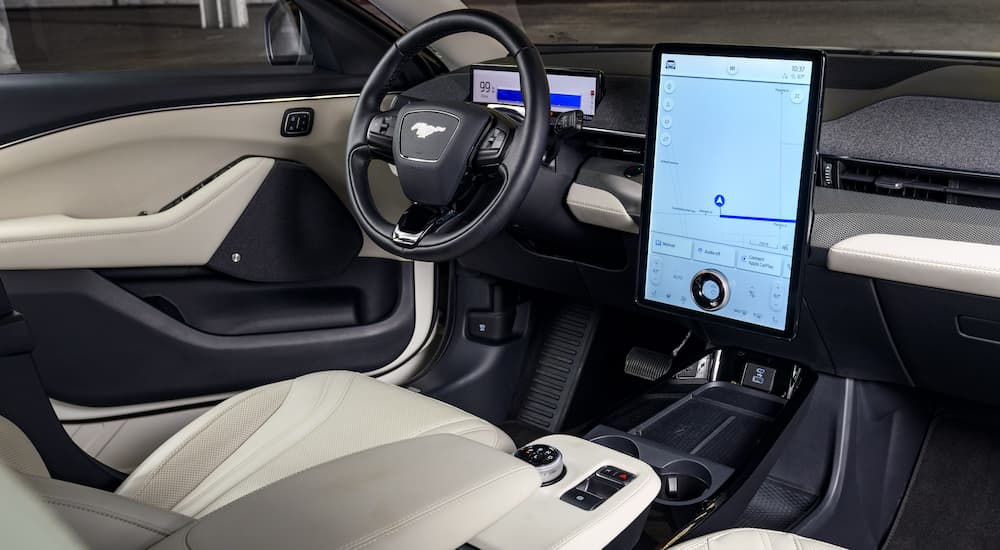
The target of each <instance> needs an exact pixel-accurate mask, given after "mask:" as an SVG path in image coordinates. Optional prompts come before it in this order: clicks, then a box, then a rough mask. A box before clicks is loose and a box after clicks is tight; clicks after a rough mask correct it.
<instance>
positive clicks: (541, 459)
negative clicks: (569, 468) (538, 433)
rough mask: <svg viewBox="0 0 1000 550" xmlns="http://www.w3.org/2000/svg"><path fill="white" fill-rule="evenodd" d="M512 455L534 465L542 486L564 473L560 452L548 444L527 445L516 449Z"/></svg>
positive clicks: (549, 483) (556, 479) (560, 477)
mask: <svg viewBox="0 0 1000 550" xmlns="http://www.w3.org/2000/svg"><path fill="white" fill-rule="evenodd" d="M514 456H515V457H517V458H520V459H521V460H523V461H525V462H527V463H528V464H531V465H532V466H534V467H535V471H537V472H538V475H539V476H540V477H541V478H542V487H544V486H546V485H552V484H553V483H555V482H557V481H559V480H560V479H562V477H563V476H564V475H565V474H566V467H565V466H563V457H562V453H560V452H559V449H556V448H555V447H552V446H550V445H542V444H536V445H527V446H524V447H521V448H520V449H518V450H517V452H516V453H514Z"/></svg>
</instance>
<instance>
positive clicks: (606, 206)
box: [566, 182, 639, 233]
mask: <svg viewBox="0 0 1000 550" xmlns="http://www.w3.org/2000/svg"><path fill="white" fill-rule="evenodd" d="M566 206H568V207H569V211H570V212H571V213H572V214H573V217H575V218H576V219H577V220H578V221H580V222H583V223H586V224H590V225H596V226H599V227H606V228H608V229H614V230H616V231H624V232H626V233H638V232H639V225H638V224H636V223H635V220H633V219H632V216H630V215H629V213H628V211H627V210H625V206H624V205H623V204H622V203H621V201H620V200H618V197H616V196H614V195H613V194H611V193H609V192H608V191H605V190H604V189H598V188H596V187H590V186H588V185H582V184H579V183H575V182H574V183H573V184H572V185H570V186H569V192H568V193H566Z"/></svg>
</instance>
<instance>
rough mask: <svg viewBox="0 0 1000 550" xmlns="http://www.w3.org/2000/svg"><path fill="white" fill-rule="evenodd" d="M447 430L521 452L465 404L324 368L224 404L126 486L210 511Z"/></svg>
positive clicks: (125, 491) (144, 497)
mask: <svg viewBox="0 0 1000 550" xmlns="http://www.w3.org/2000/svg"><path fill="white" fill-rule="evenodd" d="M442 433H448V434H455V435H461V436H463V437H465V438H468V439H471V440H474V441H477V442H479V443H482V444H484V445H487V446H490V447H494V448H497V449H501V450H503V451H508V452H510V451H513V450H514V444H513V442H511V440H510V438H509V437H507V435H506V434H504V433H503V432H502V431H500V430H499V429H497V428H495V427H493V426H492V425H490V424H489V423H487V422H485V421H483V420H480V419H479V418H476V417H475V416H472V415H470V414H468V413H466V412H463V411H461V410H459V409H456V408H455V407H452V406H450V405H446V404H444V403H441V402H439V401H436V400H434V399H431V398H428V397H426V396H422V395H419V394H416V393H413V392H410V391H408V390H405V389H403V388H400V387H397V386H392V385H389V384H385V383H383V382H379V381H377V380H373V379H371V378H369V377H366V376H363V375H359V374H355V373H351V372H344V371H328V372H320V373H315V374H310V375H307V376H303V377H301V378H297V379H295V380H289V381H285V382H279V383H276V384H270V385H267V386H262V387H260V388H256V389H254V390H251V391H248V392H244V393H241V394H239V395H236V396H234V397H232V398H230V399H228V400H226V401H224V402H223V403H220V404H219V405H218V406H216V407H215V408H213V409H212V410H210V411H209V412H208V413H206V414H205V415H204V416H202V417H200V418H198V419H197V420H195V421H194V422H192V423H191V424H189V425H188V426H186V427H185V428H184V429H183V430H181V431H180V432H178V433H177V434H176V435H175V436H174V437H172V438H170V440H168V441H167V442H166V443H164V444H163V446H161V447H160V448H159V449H157V450H156V452H154V453H153V454H152V455H151V456H150V457H149V458H148V459H146V460H145V461H144V462H143V463H142V464H140V465H139V467H138V468H136V469H135V471H134V472H133V473H132V475H130V476H129V477H128V479H126V480H125V482H124V483H123V484H122V486H121V487H119V489H118V493H119V494H122V495H125V496H128V497H131V498H134V499H136V500H139V501H142V502H146V503H149V504H153V505H155V506H159V507H161V508H164V509H168V510H172V511H174V512H178V513H181V514H184V515H188V516H192V517H202V516H204V515H205V514H208V513H209V512H211V511H213V510H216V509H218V508H220V507H222V506H224V505H225V504H227V503H229V502H232V501H234V500H236V499H238V498H240V497H242V496H244V495H247V494H249V493H252V492H254V491H256V490H257V489H260V488H262V487H265V486H267V485H269V484H271V483H274V482H275V481H278V480H280V479H283V478H286V477H288V476H291V475H293V474H295V473H298V472H301V471H303V470H305V469H307V468H310V467H313V466H316V465H318V464H322V463H324V462H327V461H330V460H333V459H335V458H339V457H342V456H345V455H349V454H352V453H356V452H358V451H362V450H365V449H370V448H372V447H376V446H379V445H385V444H387V443H392V442H395V441H401V440H404V439H409V438H413V437H418V436H421V435H431V434H442Z"/></svg>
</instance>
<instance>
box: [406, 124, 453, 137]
mask: <svg viewBox="0 0 1000 550" xmlns="http://www.w3.org/2000/svg"><path fill="white" fill-rule="evenodd" d="M410 130H413V131H414V132H416V133H417V137H418V138H420V139H424V138H426V137H427V136H430V135H433V134H436V133H438V132H443V131H445V130H447V128H445V127H444V126H431V125H430V124H427V123H426V122H418V123H416V124H414V125H413V126H410Z"/></svg>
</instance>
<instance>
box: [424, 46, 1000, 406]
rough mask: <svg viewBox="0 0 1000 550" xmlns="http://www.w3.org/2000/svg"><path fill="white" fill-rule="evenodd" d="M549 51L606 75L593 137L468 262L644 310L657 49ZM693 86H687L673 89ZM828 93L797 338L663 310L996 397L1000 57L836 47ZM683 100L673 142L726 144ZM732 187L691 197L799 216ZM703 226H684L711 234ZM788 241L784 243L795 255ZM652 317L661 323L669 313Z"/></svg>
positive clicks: (430, 90) (763, 344) (716, 339)
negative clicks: (763, 205) (699, 124)
mask: <svg viewBox="0 0 1000 550" xmlns="http://www.w3.org/2000/svg"><path fill="white" fill-rule="evenodd" d="M540 51H541V52H542V54H543V59H544V61H545V63H546V66H549V67H570V68H580V69H587V70H598V71H601V72H603V74H604V78H605V93H604V95H603V99H602V100H601V102H600V104H599V105H598V106H597V108H596V110H595V113H594V116H593V117H592V119H591V120H587V121H586V122H585V124H584V129H583V132H581V133H580V134H579V135H577V136H575V137H574V138H571V139H569V140H567V142H566V143H564V144H563V146H562V148H561V149H560V153H559V156H558V158H557V159H556V162H555V163H554V164H553V166H551V167H549V168H546V169H543V170H541V171H540V172H539V175H538V178H537V179H536V182H535V185H534V187H533V188H532V190H531V193H530V194H529V196H528V198H527V199H526V200H525V202H524V204H523V205H522V207H521V212H520V213H519V214H518V217H517V219H516V220H515V223H514V224H512V226H511V227H510V228H509V230H508V231H507V232H506V233H505V234H503V235H501V236H500V237H498V238H496V239H495V240H494V241H493V242H491V243H490V244H489V245H488V246H484V247H481V250H477V251H475V252H474V253H471V254H469V255H467V256H466V257H463V258H462V259H460V264H462V265H463V266H466V267H468V268H470V269H475V270H477V271H480V272H483V273H487V274H490V275H493V276H495V277H499V278H501V279H507V280H512V281H516V282H519V283H521V284H523V285H527V286H530V287H535V288H540V289H545V290H549V291H552V292H557V293H559V294H563V295H569V296H572V297H574V299H577V300H581V301H586V302H591V303H597V304H605V305H608V306H612V307H615V308H618V309H623V310H630V311H633V312H634V313H635V314H636V315H647V316H648V315H649V314H648V313H646V312H645V311H646V310H645V309H643V308H640V307H638V306H636V305H635V298H636V281H637V280H638V278H639V276H640V274H641V273H643V271H644V269H643V265H642V264H643V261H644V260H643V255H642V252H641V250H640V241H641V233H642V231H643V227H642V226H643V224H644V223H646V220H645V219H644V216H643V212H642V203H643V200H644V199H645V198H646V197H647V194H648V193H649V191H650V190H649V182H647V181H646V179H645V178H646V174H645V173H644V171H643V169H644V166H645V165H646V164H647V163H646V160H645V155H646V143H647V133H648V132H649V130H650V128H651V125H650V120H649V115H650V110H649V106H650V105H651V104H652V103H653V101H651V99H650V97H651V93H652V92H653V91H654V88H653V86H652V83H651V79H650V76H651V73H650V68H651V66H652V58H651V50H650V49H649V48H640V47H594V46H583V45H581V46H558V47H556V46H553V47H544V46H542V47H540ZM493 63H496V64H505V63H506V64H509V60H497V61H495V62H493ZM471 88H472V79H471V74H470V71H469V70H468V69H464V70H457V71H454V72H452V73H449V74H445V75H441V76H439V77H437V78H435V79H432V80H430V81H428V82H425V83H424V84H421V85H419V86H417V87H415V88H413V89H411V90H408V91H407V92H406V94H407V95H412V96H413V97H417V98H420V99H429V100H463V99H464V100H468V99H469V98H470V90H471ZM685 88H686V86H685ZM681 90H682V88H681V87H680V86H679V85H677V87H676V88H675V91H674V94H680V93H682V92H681ZM823 91H824V98H823V109H822V120H821V124H820V129H819V134H820V136H819V142H818V151H819V165H818V166H817V169H816V175H815V178H814V181H813V183H812V185H810V186H808V190H809V191H810V192H811V195H812V201H811V207H810V209H809V212H808V215H807V217H806V218H805V219H804V222H805V225H807V228H806V229H807V232H806V234H807V238H806V239H805V242H804V243H803V249H802V250H803V261H802V274H801V287H800V291H799V295H800V296H799V298H800V300H799V302H800V306H801V307H800V311H799V314H798V329H797V331H796V335H795V338H793V339H788V338H776V337H774V335H773V334H764V333H762V332H761V331H759V330H753V329H751V330H748V329H747V328H746V327H742V326H735V325H733V324H731V323H725V322H722V321H720V320H717V319H706V318H702V317H698V318H694V317H692V316H691V315H689V314H687V313H686V312H680V313H678V312H673V313H666V314H664V315H666V316H667V317H665V318H666V319H669V320H670V321H671V322H676V323H680V324H685V325H688V326H690V327H691V328H692V329H694V330H695V331H696V333H698V334H699V335H701V336H702V337H703V338H705V339H706V340H708V341H711V342H712V343H714V344H717V345H721V346H730V345H731V346H739V347H744V348H748V349H752V350H755V351H759V352H762V353H767V354H770V355H775V356H778V357H784V358H787V359H791V360H795V361H799V362H801V363H802V364H805V365H808V366H810V367H811V368H813V369H815V370H818V371H821V372H828V373H832V374H837V375H840V376H847V377H852V378H859V379H867V380H876V381H883V382H891V383H896V384H901V385H906V386H917V387H921V388H927V389H930V390H933V391H938V392H942V393H947V394H952V395H958V396H961V397H964V398H970V399H974V400H979V401H984V402H989V403H998V402H1000V398H998V396H997V395H996V392H995V391H993V390H992V387H993V386H994V385H995V384H1000V373H998V372H994V370H990V369H982V368H978V367H977V366H978V365H987V364H992V361H993V358H995V357H996V355H997V354H998V353H1000V265H996V264H1000V260H997V259H998V258H1000V155H997V154H996V151H998V150H1000V132H997V131H996V128H998V127H1000V59H996V58H986V57H962V56H956V55H942V54H917V53H906V54H882V53H872V52H850V51H828V52H827V61H826V71H825V82H824V85H823ZM655 93H656V94H660V93H661V92H660V91H656V92H655ZM656 101H659V98H657V99H656ZM686 105H687V101H685V102H684V103H681V96H679V95H678V96H677V98H675V99H674V109H673V111H672V112H673V114H672V118H673V125H674V127H673V128H672V131H671V132H670V134H671V138H670V139H671V146H670V147H674V146H675V145H674V144H681V143H686V142H688V141H689V140H694V139H698V140H705V139H708V140H710V145H714V144H715V143H716V142H717V139H715V137H716V136H717V135H718V132H713V130H712V128H708V127H706V128H699V129H697V131H696V132H695V133H692V134H687V133H684V132H682V131H681V128H680V127H679V126H677V124H678V123H679V121H680V118H679V117H682V116H684V115H683V114H682V113H681V112H680V110H679V109H681V108H682V107H684V106H686ZM660 124H661V126H660V127H662V122H660ZM658 128H659V127H658ZM657 131H658V130H657ZM658 139H659V138H658ZM652 142H653V141H652V140H650V143H652ZM656 143H657V144H659V141H656ZM657 146H660V145H657ZM743 164H744V166H742V167H741V169H740V170H739V172H738V175H739V177H741V178H744V177H746V178H752V177H753V176H754V174H756V173H757V171H760V170H763V168H762V167H761V165H760V163H759V162H758V161H757V159H754V160H751V161H745V162H744V163H743ZM655 174H656V172H655V169H654V178H655ZM734 192H735V191H733V190H730V189H728V188H723V189H722V190H721V191H719V190H718V188H713V189H712V190H705V194H704V196H702V197H700V198H699V197H694V198H690V199H685V200H690V201H691V202H692V203H694V202H697V203H703V202H705V201H706V200H708V201H713V200H714V199H715V196H716V195H722V196H723V199H724V201H725V202H724V203H723V206H722V208H723V209H724V212H723V213H726V212H729V210H728V208H730V207H731V208H732V209H733V210H731V212H732V213H733V214H735V215H740V216H750V217H762V218H775V219H781V220H785V219H791V218H788V217H786V216H787V214H785V213H782V208H787V207H779V208H777V209H776V211H764V210H758V209H757V208H756V207H755V205H753V203H752V202H748V203H745V204H742V205H741V207H740V208H739V210H737V209H736V208H737V203H736V202H734V201H736V200H737V199H736V198H735V197H736V196H737V195H735V194H734ZM752 199H753V197H751V198H750V199H746V200H749V201H752ZM742 201H743V199H739V202H740V203H742ZM689 206H690V205H689ZM696 206H697V205H696ZM744 206H746V208H744ZM702 207H703V205H702ZM713 207H715V205H714V203H711V202H710V204H709V210H711V209H712V208H713ZM657 223H658V222H655V221H654V222H653V225H654V226H657ZM774 223H781V222H774ZM797 223H798V221H797ZM767 227H771V226H767ZM694 231H695V232H693V233H691V236H690V237H687V236H685V235H679V236H682V237H685V238H691V239H692V240H705V239H704V236H705V235H703V234H702V233H697V232H698V231H701V230H700V229H697V228H695V229H694ZM744 237H745V236H744ZM773 237H774V235H772V236H771V237H769V238H773ZM745 240H746V239H744V241H745ZM777 241H778V250H776V251H775V252H774V253H773V255H774V256H775V257H779V256H780V257H782V258H784V256H783V255H782V254H781V253H780V252H781V248H782V244H781V242H782V241H781V238H780V237H779V238H778V239H777ZM760 242H763V241H760ZM786 243H787V240H786ZM719 244H722V245H726V246H733V245H734V244H735V243H733V242H729V241H726V240H723V241H719ZM793 246H794V245H793ZM740 248H742V247H740ZM751 248H752V247H751ZM762 259H763V258H762ZM774 265H775V266H776V262H774ZM970 265H975V266H977V267H976V269H974V270H970V269H968V266H970ZM782 266H783V267H782V270H784V269H785V268H784V264H782ZM963 266H965V267H963ZM646 267H647V268H648V265H647V266H646ZM779 273H780V272H779ZM786 273H787V271H786ZM768 310H770V308H769V306H767V308H766V309H765V312H766V311H768ZM648 319H649V323H650V324H651V325H652V324H655V323H657V322H662V321H661V320H662V319H664V317H659V316H649V317H648ZM942 368H947V371H948V375H947V376H941V372H942ZM970 382H971V383H970Z"/></svg>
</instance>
